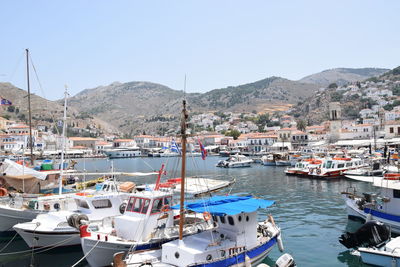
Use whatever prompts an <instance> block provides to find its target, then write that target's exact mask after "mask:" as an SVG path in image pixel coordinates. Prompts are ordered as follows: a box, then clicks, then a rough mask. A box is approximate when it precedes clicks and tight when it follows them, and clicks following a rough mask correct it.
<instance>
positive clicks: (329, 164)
mask: <svg viewBox="0 0 400 267" xmlns="http://www.w3.org/2000/svg"><path fill="white" fill-rule="evenodd" d="M324 165H325V164H324ZM332 165H333V164H332V161H330V160H328V161H327V162H326V168H327V169H330V168H332Z"/></svg>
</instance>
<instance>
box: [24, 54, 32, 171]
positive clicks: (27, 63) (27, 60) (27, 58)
mask: <svg viewBox="0 0 400 267" xmlns="http://www.w3.org/2000/svg"><path fill="white" fill-rule="evenodd" d="M25 52H26V83H27V87H28V88H27V89H28V114H29V116H28V117H29V148H30V150H31V164H32V165H33V161H34V158H33V138H32V112H31V87H30V83H29V49H28V48H27V49H25Z"/></svg>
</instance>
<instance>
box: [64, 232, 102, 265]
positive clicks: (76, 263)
mask: <svg viewBox="0 0 400 267" xmlns="http://www.w3.org/2000/svg"><path fill="white" fill-rule="evenodd" d="M99 242H100V239H99V240H97V242H96V244H95V245H94V246H93V247H92V248H91V249H90V250H89V252H88V253H87V254H85V255H84V256H83V257H82V258H81V259H80V260H79V261H77V262H75V264H74V265H72V266H71V267H75V266H77V265H78V264H79V263H80V262H81V261H83V260H84V259H85V258H86V257H87V256H89V254H90V253H91V252H92V251H93V249H94V248H95V247H96V246H97V245H98V244H99Z"/></svg>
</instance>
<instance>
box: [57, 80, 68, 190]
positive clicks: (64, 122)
mask: <svg viewBox="0 0 400 267" xmlns="http://www.w3.org/2000/svg"><path fill="white" fill-rule="evenodd" d="M67 97H68V91H67V87H66V86H65V93H64V116H63V129H62V140H61V146H62V147H61V166H60V178H58V180H59V181H58V194H60V195H61V194H62V178H63V174H64V153H65V128H66V126H67Z"/></svg>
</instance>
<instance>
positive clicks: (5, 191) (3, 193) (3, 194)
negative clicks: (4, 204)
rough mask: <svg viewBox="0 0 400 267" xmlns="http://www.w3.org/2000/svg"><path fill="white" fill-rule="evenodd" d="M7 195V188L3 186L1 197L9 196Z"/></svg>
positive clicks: (0, 189)
mask: <svg viewBox="0 0 400 267" xmlns="http://www.w3.org/2000/svg"><path fill="white" fill-rule="evenodd" d="M7 195H8V191H7V189H5V188H3V187H1V188H0V197H4V196H7Z"/></svg>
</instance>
